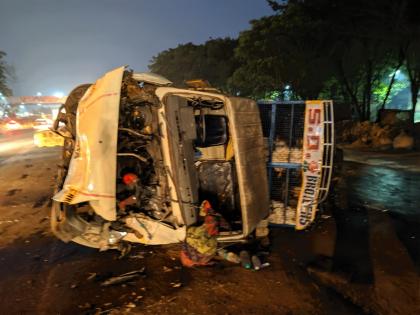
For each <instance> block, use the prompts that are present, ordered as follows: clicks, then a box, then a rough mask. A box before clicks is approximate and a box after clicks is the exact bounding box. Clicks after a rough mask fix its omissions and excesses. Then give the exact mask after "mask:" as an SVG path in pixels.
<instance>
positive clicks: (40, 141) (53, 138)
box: [34, 130, 64, 148]
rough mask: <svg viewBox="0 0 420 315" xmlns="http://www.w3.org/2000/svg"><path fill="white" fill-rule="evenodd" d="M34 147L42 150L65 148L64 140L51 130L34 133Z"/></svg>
mask: <svg viewBox="0 0 420 315" xmlns="http://www.w3.org/2000/svg"><path fill="white" fill-rule="evenodd" d="M34 145H35V146H37V147H40V148H41V147H55V146H63V145H64V138H63V137H62V136H60V135H58V134H56V133H55V132H53V131H51V130H40V131H36V132H35V133H34Z"/></svg>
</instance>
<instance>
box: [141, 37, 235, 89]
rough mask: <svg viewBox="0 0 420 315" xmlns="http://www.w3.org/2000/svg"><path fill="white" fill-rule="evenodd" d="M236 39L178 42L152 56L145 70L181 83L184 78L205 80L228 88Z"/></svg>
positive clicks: (233, 66) (215, 85)
mask: <svg viewBox="0 0 420 315" xmlns="http://www.w3.org/2000/svg"><path fill="white" fill-rule="evenodd" d="M235 46H236V40H234V39H231V38H217V39H210V40H208V41H206V42H205V43H204V44H201V45H195V44H193V43H187V44H183V45H178V46H177V47H176V48H171V49H168V50H165V51H163V52H161V53H159V54H158V55H157V56H155V57H153V59H152V61H151V64H150V65H149V69H150V70H151V71H152V72H155V73H158V74H160V75H163V76H165V77H167V78H168V79H169V80H171V81H173V82H174V83H175V84H176V85H179V86H182V85H184V82H185V81H186V80H191V79H206V80H208V81H209V82H210V84H211V85H212V86H214V87H216V88H219V89H221V90H225V91H230V90H231V87H230V86H229V85H228V79H229V77H230V76H231V75H232V73H233V71H234V70H235V69H236V67H237V61H236V60H235V58H234V55H233V50H234V48H235Z"/></svg>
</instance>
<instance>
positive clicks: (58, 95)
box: [54, 92, 64, 98]
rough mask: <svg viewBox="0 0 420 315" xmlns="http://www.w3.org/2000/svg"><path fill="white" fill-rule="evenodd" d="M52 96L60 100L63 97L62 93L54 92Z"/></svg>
mask: <svg viewBox="0 0 420 315" xmlns="http://www.w3.org/2000/svg"><path fill="white" fill-rule="evenodd" d="M54 96H55V97H58V98H62V97H63V96H64V93H63V92H55V93H54Z"/></svg>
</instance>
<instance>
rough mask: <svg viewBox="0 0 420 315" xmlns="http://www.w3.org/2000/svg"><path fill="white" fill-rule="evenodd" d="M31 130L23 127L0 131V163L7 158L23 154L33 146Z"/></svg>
mask: <svg viewBox="0 0 420 315" xmlns="http://www.w3.org/2000/svg"><path fill="white" fill-rule="evenodd" d="M33 133H34V132H33V130H32V129H23V130H15V131H3V132H1V133H0V163H1V162H2V161H4V160H5V159H7V158H10V157H13V156H16V155H20V154H23V153H25V152H28V151H30V150H32V149H34V148H35V146H34V144H33Z"/></svg>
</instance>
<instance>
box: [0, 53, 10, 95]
mask: <svg viewBox="0 0 420 315" xmlns="http://www.w3.org/2000/svg"><path fill="white" fill-rule="evenodd" d="M5 57H6V53H5V52H3V51H1V50H0V93H2V94H3V95H4V96H9V95H12V90H11V89H10V88H9V86H8V85H7V80H8V78H9V76H10V67H9V66H8V64H7V63H6V61H5V60H4V58H5Z"/></svg>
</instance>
